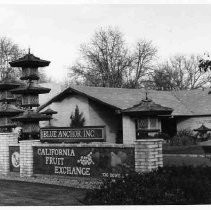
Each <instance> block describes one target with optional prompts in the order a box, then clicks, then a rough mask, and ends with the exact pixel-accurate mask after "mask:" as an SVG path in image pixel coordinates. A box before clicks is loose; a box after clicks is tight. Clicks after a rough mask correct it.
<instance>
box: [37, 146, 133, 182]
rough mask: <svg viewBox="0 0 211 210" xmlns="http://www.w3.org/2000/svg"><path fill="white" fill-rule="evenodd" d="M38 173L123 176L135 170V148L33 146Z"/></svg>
mask: <svg viewBox="0 0 211 210" xmlns="http://www.w3.org/2000/svg"><path fill="white" fill-rule="evenodd" d="M33 153H34V160H33V161H34V174H49V175H63V176H75V177H76V176H80V177H96V178H97V177H98V178H102V177H113V178H114V177H116V178H118V177H120V176H121V174H122V173H124V172H126V173H127V172H129V171H131V170H134V167H135V159H134V148H113V147H111V148H110V147H109V148H107V147H106V148H102V147H73V148H71V147H33Z"/></svg>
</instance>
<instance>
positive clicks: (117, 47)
mask: <svg viewBox="0 0 211 210" xmlns="http://www.w3.org/2000/svg"><path fill="white" fill-rule="evenodd" d="M80 53H81V59H80V60H78V61H77V62H76V64H75V65H74V66H73V67H71V69H70V70H71V72H70V74H69V75H70V76H71V77H76V78H77V80H79V81H82V82H84V83H85V84H86V85H91V86H103V87H122V85H123V80H124V75H125V72H126V71H127V69H128V68H129V67H131V63H132V58H131V57H130V56H129V53H128V50H127V48H126V46H125V42H124V40H123V35H122V34H121V32H120V31H119V30H118V29H112V28H110V27H109V28H108V29H106V30H103V29H100V30H98V31H96V32H95V34H94V37H93V38H92V40H91V41H90V42H89V43H88V44H83V45H81V47H80Z"/></svg>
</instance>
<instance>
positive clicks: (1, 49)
mask: <svg viewBox="0 0 211 210" xmlns="http://www.w3.org/2000/svg"><path fill="white" fill-rule="evenodd" d="M23 52H24V51H23V50H21V49H20V48H19V47H18V45H17V44H15V43H13V42H12V41H11V40H10V39H8V38H7V37H0V79H1V80H3V79H4V78H6V77H8V76H10V77H13V78H15V77H16V78H17V77H19V75H20V69H19V68H11V67H10V65H9V62H10V61H12V60H16V59H18V58H19V57H21V56H22V55H23Z"/></svg>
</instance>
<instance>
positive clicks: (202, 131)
mask: <svg viewBox="0 0 211 210" xmlns="http://www.w3.org/2000/svg"><path fill="white" fill-rule="evenodd" d="M193 131H196V132H197V134H196V137H197V138H199V139H201V141H206V140H207V138H208V137H209V134H208V132H209V131H211V129H210V128H208V127H206V126H205V125H204V124H202V125H201V126H200V127H199V128H196V129H193Z"/></svg>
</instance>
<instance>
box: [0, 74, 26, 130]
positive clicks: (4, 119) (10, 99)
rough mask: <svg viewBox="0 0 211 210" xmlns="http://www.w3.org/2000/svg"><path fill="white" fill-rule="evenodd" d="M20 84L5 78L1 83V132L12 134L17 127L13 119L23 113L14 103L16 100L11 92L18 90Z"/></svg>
mask: <svg viewBox="0 0 211 210" xmlns="http://www.w3.org/2000/svg"><path fill="white" fill-rule="evenodd" d="M19 85H20V84H19V83H17V82H16V81H14V80H12V79H10V78H9V77H7V78H5V79H4V80H3V81H1V82H0V131H1V132H11V131H12V128H14V127H16V124H15V123H14V122H12V121H11V119H10V118H11V117H14V116H16V115H18V114H20V113H22V112H23V110H21V109H18V108H17V107H16V106H15V104H14V102H15V101H16V98H15V97H14V95H13V94H12V93H11V92H10V90H11V89H13V88H17V87H18V86H19Z"/></svg>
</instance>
